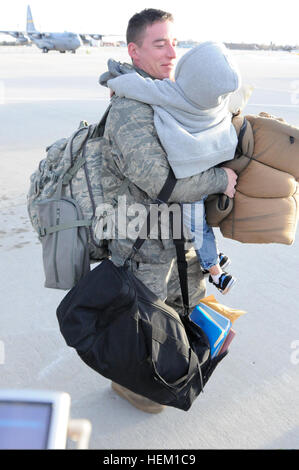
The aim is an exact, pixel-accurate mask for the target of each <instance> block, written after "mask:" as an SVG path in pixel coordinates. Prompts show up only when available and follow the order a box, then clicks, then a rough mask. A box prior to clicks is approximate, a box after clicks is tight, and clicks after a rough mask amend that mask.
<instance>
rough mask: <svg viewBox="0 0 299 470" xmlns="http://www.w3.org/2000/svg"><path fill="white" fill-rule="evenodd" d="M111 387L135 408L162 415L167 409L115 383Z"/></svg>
mask: <svg viewBox="0 0 299 470" xmlns="http://www.w3.org/2000/svg"><path fill="white" fill-rule="evenodd" d="M111 387H112V389H113V390H114V391H115V392H116V393H117V394H118V395H119V396H121V397H122V398H124V399H125V400H127V401H128V402H129V403H131V405H133V406H135V408H138V409H139V410H142V411H145V412H146V413H161V411H163V410H164V408H165V406H164V405H160V404H159V403H155V402H154V401H152V400H149V399H148V398H146V397H143V396H141V395H138V394H137V393H134V392H131V390H128V389H127V388H125V387H123V386H122V385H119V384H117V383H115V382H112V383H111Z"/></svg>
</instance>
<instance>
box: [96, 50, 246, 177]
mask: <svg viewBox="0 0 299 470" xmlns="http://www.w3.org/2000/svg"><path fill="white" fill-rule="evenodd" d="M110 66H111V63H110ZM118 74H120V75H119V76H117V77H116V78H112V79H109V76H102V77H101V79H100V83H102V84H107V86H108V87H109V88H111V89H112V90H113V91H114V92H115V93H116V94H117V95H118V96H121V97H126V98H130V99H134V100H137V101H142V102H144V103H147V104H149V105H151V106H152V107H153V109H154V123H155V127H156V129H157V133H158V136H159V139H160V141H161V144H162V145H163V147H164V149H165V151H166V153H167V156H168V160H169V164H170V165H171V167H172V169H173V171H174V174H175V176H176V178H186V177H189V176H193V175H195V174H198V173H201V172H202V171H205V170H207V169H209V168H211V167H213V166H215V165H218V164H219V163H221V162H224V161H226V160H231V159H232V158H233V157H234V154H235V149H236V146H237V135H236V132H235V129H234V126H233V125H232V123H231V117H232V116H231V113H230V112H229V110H228V101H229V94H230V93H232V92H234V91H236V90H237V89H238V88H239V86H240V74H239V71H238V68H237V66H236V65H235V64H234V63H233V62H232V60H231V58H230V57H229V55H228V51H227V49H226V47H225V46H224V45H223V44H221V43H216V42H211V41H209V42H204V43H201V44H199V45H198V46H196V47H194V48H193V49H191V50H190V51H188V52H187V53H186V54H184V55H183V56H182V57H181V59H180V60H179V62H178V64H177V67H176V71H175V81H174V82H173V81H171V80H169V79H164V80H152V79H150V78H146V77H142V76H141V75H140V74H139V73H136V71H135V70H134V69H133V68H131V67H130V66H129V65H127V64H126V66H125V67H124V66H123V68H122V69H120V70H119V71H118ZM115 75H116V73H115ZM110 76H111V75H110ZM112 76H113V75H112Z"/></svg>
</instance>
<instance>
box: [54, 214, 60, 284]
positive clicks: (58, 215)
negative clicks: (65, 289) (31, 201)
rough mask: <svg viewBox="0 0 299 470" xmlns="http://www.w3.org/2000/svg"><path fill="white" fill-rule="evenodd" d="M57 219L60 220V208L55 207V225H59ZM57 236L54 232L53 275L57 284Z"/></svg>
mask: <svg viewBox="0 0 299 470" xmlns="http://www.w3.org/2000/svg"><path fill="white" fill-rule="evenodd" d="M59 220H60V208H59V207H57V208H56V225H59ZM57 237H58V232H56V233H55V238H54V253H55V256H54V275H55V281H56V283H57V284H58V283H59V276H58V269H57V260H56V257H57Z"/></svg>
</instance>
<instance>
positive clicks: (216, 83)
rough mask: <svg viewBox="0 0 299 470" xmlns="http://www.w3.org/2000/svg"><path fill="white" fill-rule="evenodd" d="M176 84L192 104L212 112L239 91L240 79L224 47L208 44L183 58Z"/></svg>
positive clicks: (178, 68)
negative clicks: (210, 109)
mask: <svg viewBox="0 0 299 470" xmlns="http://www.w3.org/2000/svg"><path fill="white" fill-rule="evenodd" d="M175 81H176V83H177V84H178V86H179V88H180V89H181V91H182V92H183V94H184V95H185V96H186V97H187V98H188V99H189V100H191V101H192V102H193V103H195V104H197V105H198V106H200V107H203V108H213V107H215V106H218V105H219V104H221V102H222V101H223V100H224V99H225V98H226V96H227V94H228V93H232V92H234V91H236V90H237V89H238V88H239V87H240V85H241V76H240V72H239V70H238V66H237V64H236V63H235V62H234V60H233V59H232V57H231V56H230V54H229V52H228V50H227V48H226V47H225V45H224V44H222V43H218V42H213V41H207V42H203V43H201V44H199V45H198V46H196V47H194V48H192V49H191V50H190V51H188V52H186V54H184V55H183V56H182V57H181V58H180V60H179V62H178V64H177V66H176V70H175Z"/></svg>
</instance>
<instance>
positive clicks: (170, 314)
mask: <svg viewBox="0 0 299 470" xmlns="http://www.w3.org/2000/svg"><path fill="white" fill-rule="evenodd" d="M138 297H139V299H140V300H142V301H143V302H145V303H146V304H148V305H151V306H152V307H155V308H158V309H159V310H161V311H162V312H164V313H166V315H168V316H169V317H170V318H172V319H173V320H175V321H176V322H177V323H179V324H180V325H181V326H182V327H184V325H183V323H182V322H181V320H180V319H178V318H176V317H175V315H173V314H172V313H170V312H168V311H167V310H165V309H164V308H163V307H160V305H157V304H154V303H153V302H150V301H149V300H147V299H145V298H144V297H142V296H138Z"/></svg>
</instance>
